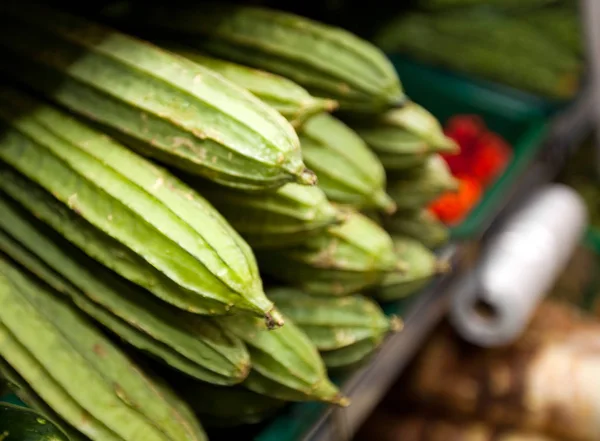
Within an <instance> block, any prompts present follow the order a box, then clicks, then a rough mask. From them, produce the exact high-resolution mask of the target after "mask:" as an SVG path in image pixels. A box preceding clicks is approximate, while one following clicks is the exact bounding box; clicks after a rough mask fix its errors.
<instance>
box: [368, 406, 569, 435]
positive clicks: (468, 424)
mask: <svg viewBox="0 0 600 441" xmlns="http://www.w3.org/2000/svg"><path fill="white" fill-rule="evenodd" d="M372 440H377V441H558V440H556V439H555V438H548V437H547V436H545V435H540V434H535V433H529V432H520V431H517V430H512V429H500V428H495V427H492V426H490V425H487V424H485V423H482V422H479V421H470V420H455V419H447V418H441V417H438V416H431V415H424V414H417V413H415V414H413V413H410V414H406V415H399V416H394V415H391V414H386V413H381V412H378V413H375V414H374V415H373V416H372V417H371V418H370V419H369V420H368V421H367V422H366V423H365V425H364V426H363V428H362V429H361V431H360V433H359V435H358V437H357V439H356V441H372Z"/></svg>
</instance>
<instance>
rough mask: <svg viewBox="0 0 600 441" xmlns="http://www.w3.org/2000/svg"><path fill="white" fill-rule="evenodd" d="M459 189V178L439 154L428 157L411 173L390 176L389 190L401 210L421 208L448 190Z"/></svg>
mask: <svg viewBox="0 0 600 441" xmlns="http://www.w3.org/2000/svg"><path fill="white" fill-rule="evenodd" d="M457 189H458V180H457V179H456V178H455V177H454V176H453V175H452V172H451V170H450V168H449V167H448V164H447V163H446V161H445V160H444V158H442V157H441V156H440V155H439V154H437V153H436V154H433V155H430V156H428V157H427V158H426V160H425V163H424V164H422V165H421V166H419V167H417V168H415V169H413V170H411V171H410V173H399V174H398V175H392V176H390V178H389V181H388V186H387V191H388V194H389V195H390V196H391V197H392V199H394V201H395V202H396V206H397V207H398V210H399V211H414V210H420V209H422V208H423V207H425V206H426V205H428V204H429V203H430V202H432V201H434V200H435V199H436V198H438V197H439V196H440V195H442V194H443V193H444V192H446V191H455V190H457Z"/></svg>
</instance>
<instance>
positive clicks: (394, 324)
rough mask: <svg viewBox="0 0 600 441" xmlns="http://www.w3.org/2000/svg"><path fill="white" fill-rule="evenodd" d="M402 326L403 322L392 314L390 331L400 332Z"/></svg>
mask: <svg viewBox="0 0 600 441" xmlns="http://www.w3.org/2000/svg"><path fill="white" fill-rule="evenodd" d="M403 328H404V322H403V321H402V319H401V318H400V317H398V316H395V315H393V316H392V317H390V331H392V332H400V331H402V329H403Z"/></svg>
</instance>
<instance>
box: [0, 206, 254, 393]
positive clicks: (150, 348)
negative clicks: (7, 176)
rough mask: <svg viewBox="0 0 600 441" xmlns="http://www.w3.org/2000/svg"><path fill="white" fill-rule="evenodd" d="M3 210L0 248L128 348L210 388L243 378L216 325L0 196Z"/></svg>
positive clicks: (246, 366)
mask: <svg viewBox="0 0 600 441" xmlns="http://www.w3.org/2000/svg"><path fill="white" fill-rule="evenodd" d="M0 212H2V218H1V219H0V249H2V250H3V251H4V252H5V253H6V254H7V255H9V256H10V257H11V258H12V259H13V260H14V261H17V262H19V263H20V264H21V265H22V266H23V267H25V268H27V269H28V270H29V271H31V272H32V273H34V274H35V275H37V276H38V277H39V278H40V279H42V280H44V282H46V283H47V284H48V285H49V286H52V287H53V288H54V289H56V290H57V291H58V292H61V293H63V294H66V295H67V296H69V297H70V298H71V300H72V301H73V302H74V303H75V305H76V306H77V307H78V308H80V309H81V310H82V311H84V312H85V313H87V314H88V315H89V316H90V317H92V318H94V319H95V320H97V321H98V322H99V323H101V324H102V325H104V326H105V327H107V328H108V329H110V330H111V331H113V332H114V333H115V334H117V335H118V336H119V337H120V338H122V339H123V340H125V341H126V342H127V343H129V344H132V345H134V346H136V347H138V348H139V349H142V350H144V351H147V352H149V353H150V354H152V355H154V356H156V357H158V358H160V359H161V360H162V361H164V362H165V363H167V364H169V365H171V366H172V367H174V368H176V369H178V370H180V371H182V372H184V373H186V374H188V375H190V376H192V377H195V378H198V379H200V380H204V381H207V382H210V383H216V384H235V383H239V382H241V381H243V380H244V378H246V376H247V374H248V371H249V370H250V358H249V355H248V352H247V351H246V348H245V347H244V345H243V344H242V342H241V341H240V340H239V339H237V338H235V337H233V336H232V335H231V334H229V333H228V332H226V330H224V329H222V328H221V327H219V326H218V325H217V324H215V323H214V322H213V321H211V320H210V319H207V318H204V317H200V316H198V315H194V314H190V313H187V312H185V311H181V310H179V309H176V308H173V307H171V306H170V305H168V304H166V303H163V302H161V301H159V300H158V299H156V298H155V297H154V296H152V294H150V293H149V292H146V291H143V290H141V289H140V288H138V287H137V286H135V285H133V284H131V283H127V282H126V281H125V280H123V279H121V278H119V277H118V276H117V275H116V274H114V273H113V272H111V271H108V270H107V269H106V268H104V267H103V266H102V265H99V264H98V263H96V262H94V261H93V260H92V259H90V258H89V257H87V256H86V255H85V254H83V253H82V252H80V251H79V250H77V249H76V248H74V247H73V246H71V245H70V244H69V243H67V242H66V241H64V240H61V239H60V237H59V236H58V235H56V233H54V232H53V231H51V230H50V229H48V228H47V227H44V225H42V224H41V223H40V222H39V221H36V220H35V219H32V217H31V216H30V215H28V214H27V213H25V212H24V210H22V209H19V208H18V207H17V206H16V204H14V203H10V202H9V201H8V200H6V199H5V198H3V197H2V196H1V195H0Z"/></svg>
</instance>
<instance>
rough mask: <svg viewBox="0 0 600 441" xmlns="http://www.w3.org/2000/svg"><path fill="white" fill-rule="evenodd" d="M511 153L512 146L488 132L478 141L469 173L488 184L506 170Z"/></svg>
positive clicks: (483, 183) (485, 184) (482, 182)
mask: <svg viewBox="0 0 600 441" xmlns="http://www.w3.org/2000/svg"><path fill="white" fill-rule="evenodd" d="M511 153H512V152H511V149H510V147H509V146H508V144H507V143H506V142H505V141H504V140H503V139H502V138H501V137H499V136H498V135H496V134H494V133H489V132H488V133H486V134H484V135H482V136H481V138H480V139H479V140H478V141H477V146H476V148H475V149H474V153H473V158H472V161H471V164H470V165H471V169H470V173H469V174H470V175H471V176H474V177H475V178H477V179H478V180H479V182H480V183H481V184H482V185H484V186H487V185H489V183H490V182H491V181H492V180H494V179H495V178H496V177H497V176H498V175H499V174H500V173H501V172H502V170H504V167H506V164H507V162H508V161H509V159H510V156H511Z"/></svg>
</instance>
